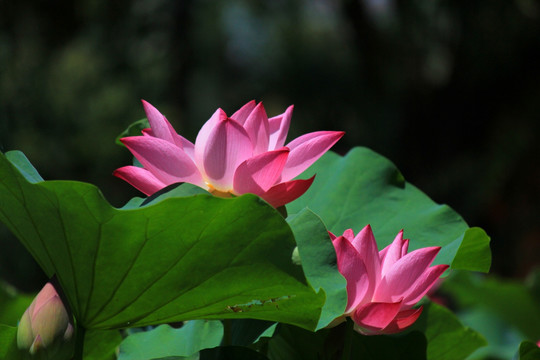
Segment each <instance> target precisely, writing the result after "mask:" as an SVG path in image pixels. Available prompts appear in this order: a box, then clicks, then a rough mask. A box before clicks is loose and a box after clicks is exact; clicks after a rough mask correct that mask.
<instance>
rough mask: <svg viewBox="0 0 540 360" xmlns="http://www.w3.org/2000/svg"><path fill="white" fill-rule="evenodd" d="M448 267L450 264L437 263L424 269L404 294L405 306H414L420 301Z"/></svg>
mask: <svg viewBox="0 0 540 360" xmlns="http://www.w3.org/2000/svg"><path fill="white" fill-rule="evenodd" d="M448 268H449V266H448V265H435V266H432V267H430V268H428V269H427V270H426V271H424V272H423V273H422V275H420V277H418V279H416V281H415V282H414V284H413V285H412V286H411V287H409V289H408V290H407V292H406V293H405V294H404V298H403V306H405V307H409V306H413V305H414V304H416V303H417V302H418V301H420V299H422V297H424V295H426V294H427V292H428V291H429V290H431V287H432V286H434V285H435V284H436V283H437V281H438V280H439V278H440V276H441V275H442V274H443V273H444V272H445V271H446V269H448Z"/></svg>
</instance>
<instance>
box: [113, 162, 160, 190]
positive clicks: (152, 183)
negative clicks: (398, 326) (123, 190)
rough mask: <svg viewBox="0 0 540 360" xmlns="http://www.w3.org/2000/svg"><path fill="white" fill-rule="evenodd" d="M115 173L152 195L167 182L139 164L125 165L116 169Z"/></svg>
mask: <svg viewBox="0 0 540 360" xmlns="http://www.w3.org/2000/svg"><path fill="white" fill-rule="evenodd" d="M113 175H114V176H116V177H119V178H120V179H122V180H124V181H127V182H128V183H129V184H131V185H132V186H133V187H135V188H136V189H137V190H139V191H141V192H142V193H144V194H145V195H152V194H153V193H155V192H156V191H158V190H161V189H163V188H164V187H165V186H167V184H165V183H163V182H162V181H160V180H158V178H156V177H155V176H154V175H153V174H152V173H151V172H150V171H148V170H146V169H143V168H140V167H137V166H131V165H130V166H124V167H121V168H119V169H116V170H114V172H113Z"/></svg>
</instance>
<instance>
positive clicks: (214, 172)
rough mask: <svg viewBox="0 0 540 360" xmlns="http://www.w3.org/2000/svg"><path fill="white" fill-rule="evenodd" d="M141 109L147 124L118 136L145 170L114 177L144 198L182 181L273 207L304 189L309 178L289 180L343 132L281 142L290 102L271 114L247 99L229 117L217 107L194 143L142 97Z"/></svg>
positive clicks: (134, 169)
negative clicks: (256, 199)
mask: <svg viewBox="0 0 540 360" xmlns="http://www.w3.org/2000/svg"><path fill="white" fill-rule="evenodd" d="M143 106H144V110H145V112H146V117H147V118H148V122H149V123H150V127H151V128H150V129H145V130H143V136H131V137H125V138H122V139H120V140H121V141H122V142H123V143H124V145H126V147H127V148H128V149H129V150H130V151H131V152H132V153H133V155H134V156H135V157H136V158H137V159H138V160H139V161H140V163H141V164H142V165H143V167H142V168H140V167H135V166H124V167H121V168H119V169H116V170H115V172H114V175H115V176H117V177H119V178H121V179H123V180H125V181H127V182H128V183H130V184H131V185H133V186H134V187H136V188H137V189H139V190H140V191H142V192H143V193H145V194H146V195H151V194H153V193H154V192H156V191H158V190H160V189H162V188H164V187H166V186H168V185H171V184H174V183H178V182H187V183H190V184H194V185H197V186H199V187H201V188H204V189H206V190H208V191H209V192H210V193H212V194H214V195H215V196H221V197H230V196H232V195H242V194H246V193H252V194H255V195H258V196H260V197H261V198H263V199H264V200H266V201H267V202H268V203H270V205H272V206H274V207H276V208H277V207H280V206H282V205H285V204H287V203H289V202H291V201H293V200H295V199H296V198H298V197H299V196H301V195H302V194H303V193H305V192H306V191H307V189H308V188H309V187H310V186H311V183H312V182H313V177H312V178H310V179H305V180H302V179H296V180H293V179H294V178H295V177H296V176H298V175H300V174H301V173H302V172H303V171H304V170H306V169H307V168H308V167H309V166H310V165H311V164H313V163H314V162H315V161H316V160H317V159H318V158H319V157H321V156H322V155H323V154H324V153H325V152H326V151H328V149H330V148H331V147H332V146H333V145H334V144H335V143H336V142H337V141H338V140H339V139H340V138H341V137H342V136H343V134H344V133H343V132H342V131H317V132H313V133H309V134H305V135H302V136H300V137H298V138H296V139H294V140H293V141H291V142H289V143H288V144H287V145H285V139H286V137H287V132H288V131H289V125H290V122H291V117H292V110H293V107H292V106H289V107H288V108H287V110H285V112H284V113H283V114H281V115H278V116H275V117H272V118H270V119H269V118H268V116H267V115H266V111H265V109H264V107H263V105H262V103H259V104H257V103H256V102H255V101H250V102H248V103H247V104H246V105H244V106H243V107H242V108H240V109H239V110H238V111H236V112H235V113H234V114H233V115H231V116H230V117H229V116H227V114H225V112H224V111H223V110H221V109H218V110H217V111H216V112H215V113H214V115H212V117H211V118H210V119H209V120H208V121H207V122H206V123H205V124H204V125H203V127H202V128H201V130H200V131H199V134H198V135H197V139H196V141H195V143H194V144H193V143H192V142H190V141H188V140H187V139H185V138H184V137H182V136H180V135H178V134H177V133H176V132H175V131H174V129H173V127H172V126H171V124H170V123H169V122H168V121H167V119H166V118H165V116H163V115H162V114H161V113H160V112H159V111H158V110H157V109H156V108H154V107H153V106H152V105H150V104H149V103H147V102H146V101H144V100H143Z"/></svg>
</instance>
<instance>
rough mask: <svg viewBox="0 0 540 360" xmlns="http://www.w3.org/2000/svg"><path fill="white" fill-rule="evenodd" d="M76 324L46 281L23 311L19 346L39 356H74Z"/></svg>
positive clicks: (46, 357)
mask: <svg viewBox="0 0 540 360" xmlns="http://www.w3.org/2000/svg"><path fill="white" fill-rule="evenodd" d="M72 338H73V325H72V323H71V321H70V318H69V315H68V313H67V310H66V308H65V307H64V304H63V303H62V300H61V299H60V297H59V296H58V293H57V292H56V290H55V289H54V287H53V286H52V285H51V284H50V283H47V284H46V285H45V286H44V287H43V289H42V290H41V291H40V292H39V293H38V294H37V296H36V297H35V299H34V300H33V301H32V303H31V304H30V306H29V307H28V309H26V311H25V312H24V314H23V316H22V318H21V321H20V322H19V327H18V328H17V347H18V348H19V349H21V350H26V351H28V352H29V353H30V355H36V356H38V357H39V358H40V359H57V360H60V359H69V358H71V353H72V350H73V348H72V345H73V343H72V342H71V340H72Z"/></svg>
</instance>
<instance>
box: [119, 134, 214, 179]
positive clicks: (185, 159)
mask: <svg viewBox="0 0 540 360" xmlns="http://www.w3.org/2000/svg"><path fill="white" fill-rule="evenodd" d="M120 141H122V143H123V144H124V145H126V147H127V148H128V149H129V151H131V153H132V154H133V155H134V156H135V157H136V158H137V160H139V161H140V162H141V164H142V165H143V166H144V168H145V169H147V170H148V171H150V172H151V173H152V174H153V175H154V176H155V177H156V178H157V179H158V180H159V181H161V182H162V183H164V184H165V185H170V184H174V183H177V182H188V183H191V184H194V185H197V186H200V187H205V185H204V182H203V180H202V177H201V174H200V172H199V170H198V169H197V167H196V166H195V164H194V163H193V161H192V160H191V158H190V157H189V156H188V155H187V154H186V153H185V152H184V151H183V150H182V149H180V148H179V147H177V146H175V145H173V144H172V143H170V142H168V141H166V140H162V139H159V138H154V137H148V136H132V137H126V138H122V139H120Z"/></svg>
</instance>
